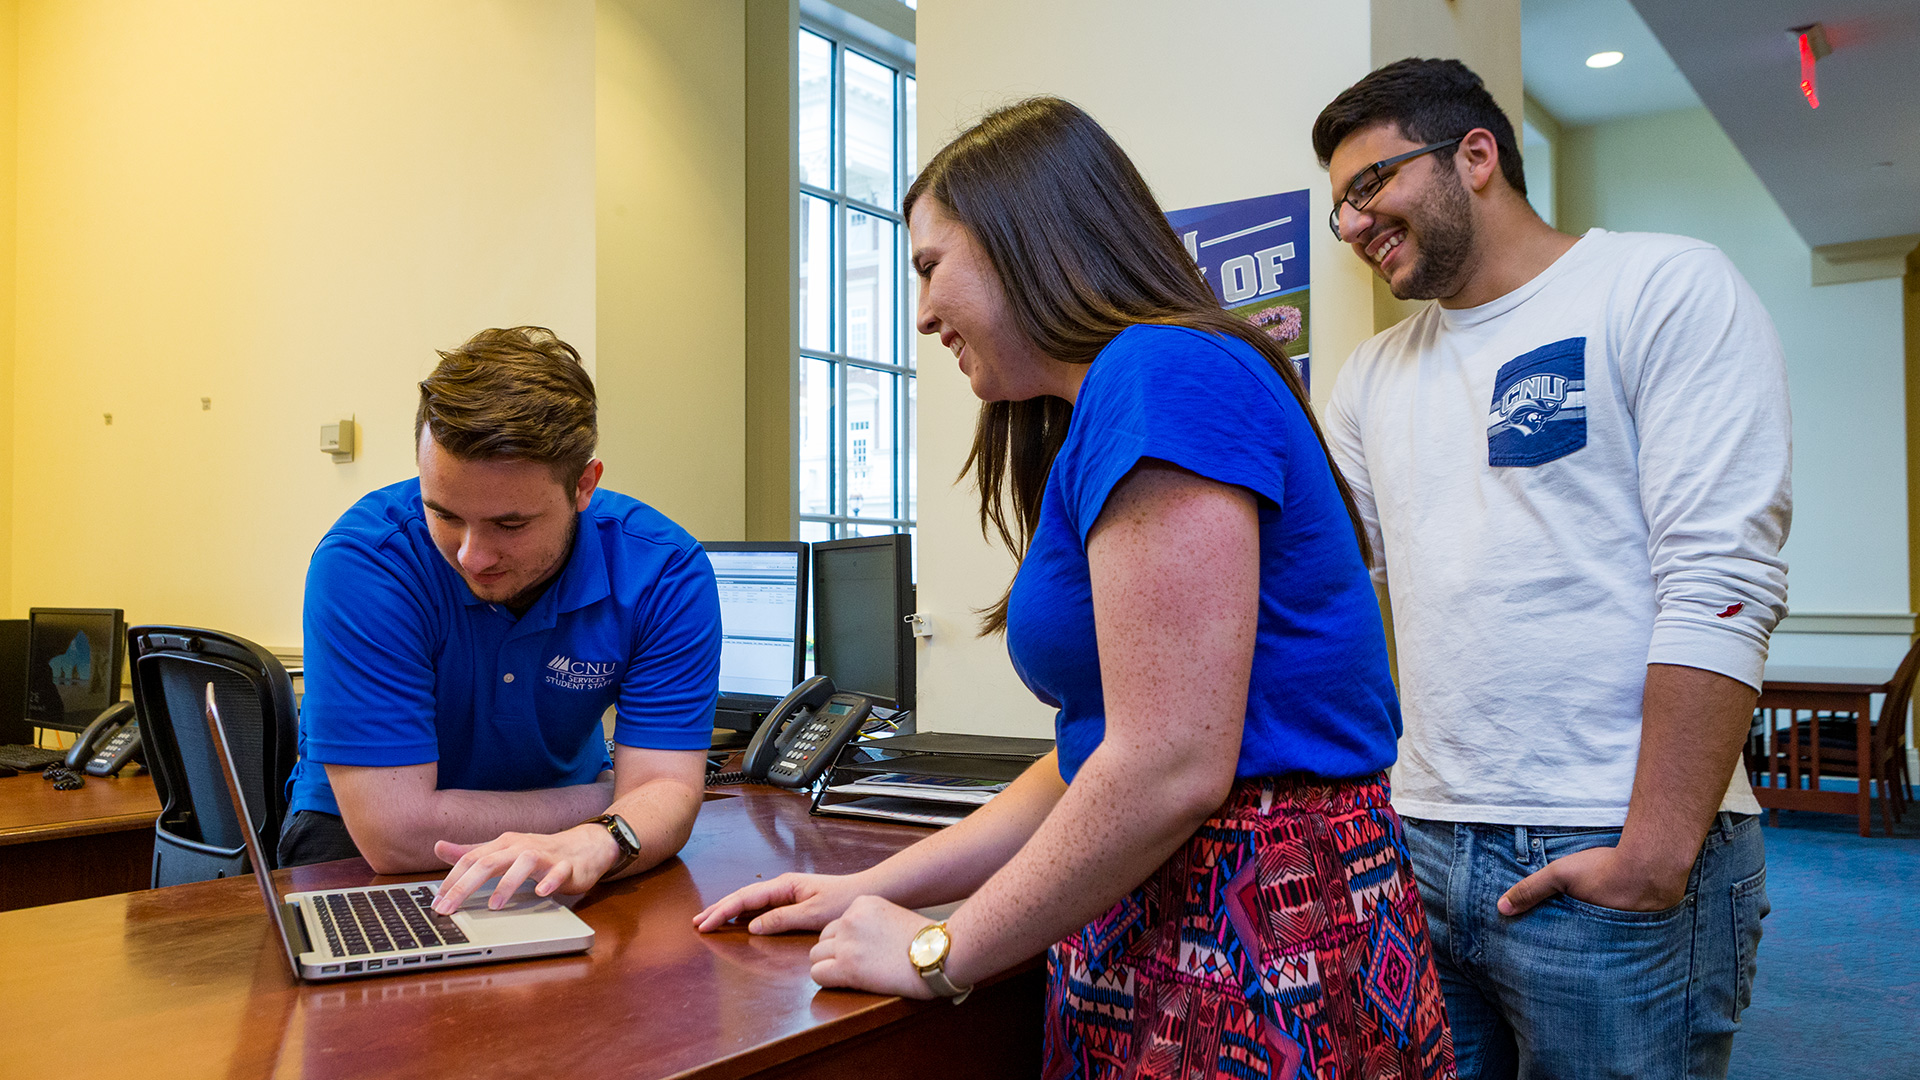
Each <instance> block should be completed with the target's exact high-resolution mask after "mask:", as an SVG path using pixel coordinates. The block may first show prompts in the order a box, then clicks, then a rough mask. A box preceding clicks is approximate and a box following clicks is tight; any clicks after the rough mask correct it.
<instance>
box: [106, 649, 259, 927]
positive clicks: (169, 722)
mask: <svg viewBox="0 0 1920 1080" xmlns="http://www.w3.org/2000/svg"><path fill="white" fill-rule="evenodd" d="M127 643H128V651H127V655H128V658H129V659H130V660H131V667H132V669H133V702H134V707H135V708H136V709H137V710H138V712H139V715H140V730H141V733H142V738H143V741H144V743H145V745H146V751H147V763H148V767H149V768H151V769H152V770H153V783H154V787H155V788H156V789H157V791H158V793H159V796H160V819H159V820H158V821H157V822H155V824H154V837H153V887H154V888H156V889H157V888H159V887H160V886H162V885H181V884H185V883H186V882H190V881H207V880H210V879H212V878H220V877H227V876H229V875H235V874H245V873H248V872H249V868H248V866H247V851H246V845H245V841H244V840H243V838H242V837H241V834H240V828H241V826H240V818H239V815H237V814H235V813H234V810H233V799H232V797H231V796H230V795H228V794H227V786H226V780H225V779H224V778H223V777H222V776H221V774H220V761H219V759H218V758H216V757H215V756H214V753H213V746H212V744H211V743H210V742H209V741H208V738H207V724H206V720H205V718H204V717H203V716H202V715H201V713H202V710H203V708H204V704H203V703H204V702H205V700H206V692H207V689H206V688H207V684H208V683H209V682H211V683H212V684H213V692H214V698H215V700H216V701H218V702H219V705H220V719H221V720H222V721H223V722H224V723H225V724H226V729H227V740H228V743H229V746H230V749H231V750H232V752H233V757H234V764H235V765H236V766H237V767H238V768H239V770H240V780H241V785H242V790H243V792H244V797H245V798H246V800H247V810H248V811H249V812H250V813H251V814H252V815H253V820H254V821H255V822H256V823H257V824H258V826H259V829H260V846H261V847H262V848H263V849H265V850H266V851H267V852H268V855H269V858H271V857H272V852H273V851H274V848H275V846H276V845H277V844H278V843H279V840H280V823H281V821H282V820H284V819H285V817H286V812H287V794H286V792H287V777H288V776H290V775H291V774H292V773H293V760H294V753H295V739H296V727H295V724H296V720H295V716H294V705H293V680H292V679H290V678H288V677H287V670H286V668H284V667H281V666H280V661H278V660H275V659H274V658H273V654H272V653H269V652H267V650H265V649H263V648H261V647H260V646H258V645H255V644H254V643H253V642H251V641H248V640H246V639H245V638H239V637H235V636H233V635H232V634H222V633H219V632H217V631H213V630H196V629H194V628H192V627H185V626H135V627H132V628H131V629H129V630H128V631H127ZM260 869H261V870H271V869H273V867H271V866H268V867H261V868H260Z"/></svg>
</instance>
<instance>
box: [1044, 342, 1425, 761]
mask: <svg viewBox="0 0 1920 1080" xmlns="http://www.w3.org/2000/svg"><path fill="white" fill-rule="evenodd" d="M1143 458H1156V459H1159V460H1161V461H1166V462H1171V463H1172V464H1174V465H1178V466H1180V467H1181V468H1183V469H1187V470H1189V471H1191V472H1194V473H1198V474H1199V475H1201V476H1204V477H1207V478H1209V479H1212V480H1217V481H1220V482H1221V483H1226V484H1236V485H1239V486H1240V487H1244V488H1247V489H1249V490H1251V491H1252V492H1253V493H1254V494H1255V495H1256V496H1258V500H1259V518H1260V616H1259V623H1258V638H1257V640H1256V642H1255V644H1254V650H1253V675H1252V679H1251V682H1250V685H1249V686H1248V690H1247V715H1246V725H1245V733H1244V734H1243V735H1242V737H1241V741H1240V760H1239V763H1238V765H1237V767H1236V769H1235V773H1236V775H1239V776H1277V775H1280V774H1283V773H1308V774H1311V775H1314V776H1320V777H1328V778H1337V777H1355V776H1365V775H1368V774H1371V773H1374V772H1378V771H1379V770H1381V769H1385V768H1386V767H1387V766H1389V765H1391V764H1392V763H1393V759H1394V746H1395V743H1396V742H1397V740H1398V739H1399V735H1400V704H1399V700H1398V699H1397V698H1396V697H1395V696H1394V690H1393V683H1392V680H1391V679H1390V678H1389V677H1388V674H1387V650H1386V640H1385V637H1384V635H1383V634H1382V633H1381V629H1380V608H1379V605H1378V604H1377V602H1376V601H1375V599H1374V594H1373V585H1372V582H1371V579H1370V578H1369V577H1368V575H1367V570H1366V567H1365V566H1364V565H1363V564H1362V563H1361V560H1360V545H1359V542H1358V541H1356V540H1355V539H1354V535H1353V525H1352V520H1351V519H1350V518H1349V517H1348V516H1347V509H1346V504H1345V503H1344V502H1342V501H1341V499H1340V491H1339V489H1338V488H1337V487H1336V486H1335V485H1334V481H1333V473H1332V471H1331V470H1330V468H1329V466H1328V465H1327V457H1326V454H1325V453H1324V452H1323V451H1322V450H1321V449H1320V443H1319V440H1317V439H1316V438H1315V437H1314V434H1313V428H1312V427H1311V426H1309V424H1308V421H1307V417H1306V413H1305V412H1304V411H1303V410H1302V409H1301V408H1300V405H1299V403H1298V402H1297V401H1296V400H1295V399H1294V396H1293V394H1292V393H1291V392H1290V391H1289V390H1288V389H1287V385H1286V383H1285V382H1283V381H1282V380H1281V378H1280V375H1279V374H1278V373H1277V372H1275V371H1274V370H1273V367H1272V365H1270V364H1269V363H1268V362H1267V360H1266V358H1265V357H1263V356H1262V355H1261V354H1260V353H1259V352H1258V351H1257V350H1255V349H1254V348H1253V347H1252V346H1250V345H1248V344H1247V343H1246V342H1243V341H1240V340H1237V339H1234V338H1229V337H1222V336H1219V335H1214V334H1208V333H1203V332H1201V331H1197V330H1190V329H1185V328H1182V327H1170V326H1134V327H1130V328H1129V329H1127V330H1126V331H1125V332H1123V333H1121V334H1120V335H1119V336H1118V337H1115V338H1114V339H1113V341H1111V342H1109V343H1108V345H1107V347H1106V348H1105V349H1103V350H1101V352H1100V355H1099V356H1098V357H1097V358H1095V360H1094V362H1093V366H1092V369H1091V370H1090V371H1088V373H1087V377H1086V381H1085V382H1084V383H1082V384H1081V386H1080V394H1079V398H1078V400H1077V401H1076V402H1075V404H1074V409H1073V420H1072V423H1071V426H1070V427H1069V429H1068V431H1067V438H1066V441H1065V442H1064V443H1063V444H1062V445H1061V447H1060V453H1059V456H1057V457H1056V458H1054V461H1053V468H1052V471H1051V472H1050V473H1049V474H1048V476H1047V486H1046V491H1045V494H1044V495H1043V496H1042V500H1041V507H1040V522H1039V526H1038V528H1037V529H1036V530H1035V532H1034V537H1033V543H1032V544H1031V545H1030V546H1029V548H1028V549H1027V554H1026V558H1025V559H1024V560H1022V562H1021V564H1020V573H1019V575H1018V576H1017V577H1016V578H1015V579H1014V583H1013V593H1012V596H1011V599H1010V601H1009V603H1008V606H1007V651H1008V653H1009V654H1010V655H1011V656H1012V657H1013V665H1014V668H1015V670H1017V671H1018V672H1019V673H1020V677H1021V679H1022V680H1024V681H1025V682H1026V684H1027V687H1028V688H1029V689H1031V690H1032V691H1033V692H1034V693H1035V694H1036V695H1038V696H1039V697H1040V699H1041V700H1042V701H1045V702H1046V703H1048V704H1049V705H1053V706H1055V707H1057V708H1058V709H1059V710H1060V711H1059V713H1058V714H1057V715H1056V718H1055V721H1054V729H1055V736H1056V739H1057V745H1058V749H1059V752H1060V775H1061V776H1062V777H1063V778H1064V779H1066V780H1067V781H1068V782H1069V783H1070V782H1072V780H1073V777H1074V774H1075V773H1077V772H1078V771H1079V769H1080V766H1081V765H1082V764H1084V763H1085V762H1086V760H1087V756H1088V755H1090V754H1091V753H1093V750H1094V748H1095V747H1096V746H1099V745H1100V740H1101V739H1102V738H1103V737H1104V736H1105V734H1106V704H1105V699H1104V697H1103V695H1102V692H1101V686H1100V654H1099V648H1098V643H1097V641H1096V640H1095V636H1094V622H1093V589H1092V583H1091V580H1090V579H1089V576H1088V566H1087V534H1088V533H1089V532H1090V531H1091V530H1092V529H1093V524H1094V522H1095V521H1096V520H1097V519H1098V518H1099V516H1100V511H1101V509H1102V508H1103V507H1105V505H1106V502H1107V496H1108V495H1110V494H1112V492H1113V489H1114V486H1115V485H1117V484H1118V483H1119V482H1120V480H1121V479H1122V478H1123V477H1125V476H1126V475H1127V473H1128V471H1129V470H1131V469H1132V468H1133V467H1134V465H1135V464H1136V463H1137V462H1139V461H1140V460H1141V459H1143ZM1165 703H1166V709H1167V712H1166V716H1167V720H1168V722H1170V723H1174V722H1178V720H1179V718H1180V688H1179V687H1168V688H1167V690H1166V699H1165Z"/></svg>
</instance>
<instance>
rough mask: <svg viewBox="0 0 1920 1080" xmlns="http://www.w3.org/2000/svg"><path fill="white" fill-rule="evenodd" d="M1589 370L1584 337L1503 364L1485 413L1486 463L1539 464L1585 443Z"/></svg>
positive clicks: (1557, 343)
mask: <svg viewBox="0 0 1920 1080" xmlns="http://www.w3.org/2000/svg"><path fill="white" fill-rule="evenodd" d="M1586 374H1587V339H1586V338H1583V337H1576V338H1565V339H1563V340H1560V341H1556V342H1553V343H1552V344H1550V345H1542V346H1540V347H1539V348H1537V349H1534V350H1533V351H1532V352H1529V353H1526V354H1524V355H1522V356H1518V357H1515V358H1514V359H1512V360H1510V361H1508V362H1507V363H1505V364H1503V365H1501V367H1500V371H1499V373H1498V374H1496V375H1495V376H1494V380H1493V401H1492V402H1491V404H1490V407H1489V409H1488V416H1487V421H1488V423H1487V464H1488V465H1491V466H1494V467H1496V468H1498V467H1501V466H1527V465H1541V464H1545V463H1546V462H1549V461H1552V460H1554V459H1555V458H1561V457H1565V456H1567V455H1568V454H1571V453H1573V452H1574V451H1575V450H1578V449H1580V448H1581V447H1583V446H1585V445H1587V394H1586V385H1587V384H1586Z"/></svg>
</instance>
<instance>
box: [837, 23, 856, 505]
mask: <svg viewBox="0 0 1920 1080" xmlns="http://www.w3.org/2000/svg"><path fill="white" fill-rule="evenodd" d="M833 107H834V124H833V157H834V169H833V190H834V204H833V220H834V226H835V232H836V235H838V236H839V237H840V247H839V249H838V250H837V251H835V252H834V262H833V277H834V281H833V288H834V296H835V298H836V300H837V301H838V310H837V311H836V312H835V314H834V318H835V322H834V326H835V328H836V329H837V330H838V331H839V333H838V335H837V336H836V337H835V339H834V345H835V346H836V351H838V352H840V353H843V354H844V353H846V352H847V351H848V349H849V347H850V343H849V341H848V339H847V335H848V330H849V326H850V320H849V319H848V318H847V303H848V299H849V292H850V290H849V289H848V288H847V267H848V258H847V253H848V250H849V249H850V248H851V247H852V246H853V245H852V244H851V243H850V241H851V239H852V238H851V237H850V236H849V235H848V232H847V230H848V228H849V224H848V222H849V218H850V215H849V214H848V213H847V206H846V194H845V193H846V190H847V50H846V47H845V46H844V45H842V44H840V43H838V42H835V43H834V49H833ZM833 374H834V380H833V436H834V444H833V450H834V460H833V471H834V474H835V479H836V480H838V481H839V483H838V484H837V485H836V487H837V491H836V492H835V495H836V497H835V499H834V503H833V509H834V513H836V514H838V515H840V516H842V517H844V516H846V515H848V514H851V513H852V491H851V488H852V487H853V474H852V471H851V470H850V469H849V468H848V466H847V458H848V456H849V455H848V453H847V442H848V439H847V428H848V424H847V374H848V371H847V366H846V365H845V364H841V363H835V364H834V368H833ZM834 532H835V536H836V537H838V536H842V535H844V531H843V530H841V529H838V528H836V529H835V530H834Z"/></svg>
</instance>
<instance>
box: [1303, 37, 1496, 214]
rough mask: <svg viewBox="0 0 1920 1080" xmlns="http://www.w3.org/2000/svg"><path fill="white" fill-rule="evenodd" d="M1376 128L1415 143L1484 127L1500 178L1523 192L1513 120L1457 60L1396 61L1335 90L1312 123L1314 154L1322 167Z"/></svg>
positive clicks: (1430, 141)
mask: <svg viewBox="0 0 1920 1080" xmlns="http://www.w3.org/2000/svg"><path fill="white" fill-rule="evenodd" d="M1379 124H1392V125H1393V126H1394V128H1395V129H1397V130H1398V131H1399V132H1400V134H1401V136H1402V137H1404V138H1407V139H1410V140H1412V141H1414V142H1417V143H1434V142H1439V141H1441V140H1442V139H1451V138H1454V137H1456V136H1461V135H1465V134H1466V133H1467V132H1469V131H1472V130H1473V129H1474V128H1485V129H1486V130H1487V131H1488V132H1489V133H1491V134H1492V135H1493V145H1494V147H1495V148H1496V149H1498V150H1499V152H1500V155H1499V156H1500V175H1501V176H1502V177H1503V178H1505V179H1506V181H1507V186H1508V187H1510V188H1512V189H1513V190H1515V191H1517V192H1519V193H1520V194H1521V195H1525V194H1526V193H1527V172H1526V169H1525V168H1523V167H1522V165H1521V162H1520V144H1519V143H1517V142H1515V141H1514V137H1513V122H1512V121H1511V120H1508V119H1507V114H1506V113H1503V112H1501V111H1500V106H1499V105H1497V104H1495V103H1494V100H1493V95H1492V94H1490V93H1488V92H1487V85H1486V83H1484V82H1481V81H1480V76H1478V75H1475V74H1474V73H1473V70H1472V69H1471V68H1469V67H1467V65H1465V64H1463V63H1461V62H1460V61H1458V60H1416V59H1414V58H1413V57H1408V58H1407V59H1405V60H1396V61H1394V62H1393V63H1391V64H1388V65H1387V66H1385V67H1383V68H1378V69H1376V70H1375V71H1374V72H1373V73H1372V74H1370V75H1368V76H1367V77H1366V78H1364V79H1361V80H1360V81H1359V82H1357V83H1354V84H1353V85H1352V86H1349V87H1347V88H1346V89H1345V90H1342V91H1340V96H1339V97H1336V98H1334V99H1333V101H1332V102H1330V103H1329V104H1328V105H1327V107H1326V108H1324V109H1322V110H1320V116H1319V118H1318V119H1316V120H1315V121H1314V122H1313V153H1314V156H1316V157H1318V158H1319V159H1320V165H1321V167H1322V168H1325V167H1326V164H1327V162H1329V161H1332V160H1333V152H1334V151H1335V150H1338V149H1339V148H1340V144H1341V143H1343V142H1345V141H1346V139H1347V136H1349V135H1352V134H1353V133H1354V132H1356V131H1363V130H1365V129H1367V128H1370V127H1374V126H1376V125H1379ZM1340 194H1342V195H1344V194H1346V193H1345V192H1340Z"/></svg>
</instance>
